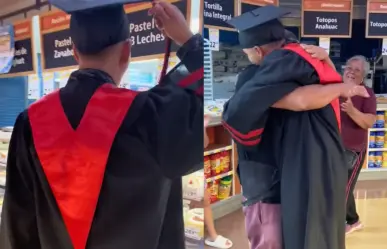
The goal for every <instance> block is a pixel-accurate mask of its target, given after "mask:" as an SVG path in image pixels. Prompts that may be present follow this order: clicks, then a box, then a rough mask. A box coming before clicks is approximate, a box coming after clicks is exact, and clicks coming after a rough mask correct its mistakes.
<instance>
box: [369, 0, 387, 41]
mask: <svg viewBox="0 0 387 249" xmlns="http://www.w3.org/2000/svg"><path fill="white" fill-rule="evenodd" d="M386 36H387V0H370V1H368V3H367V22H366V37H368V38H383V39H384V38H385V37H386ZM383 44H384V42H383Z"/></svg>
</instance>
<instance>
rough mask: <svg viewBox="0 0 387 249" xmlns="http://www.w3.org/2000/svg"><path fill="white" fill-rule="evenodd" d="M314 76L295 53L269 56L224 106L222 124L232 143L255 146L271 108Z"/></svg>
mask: <svg viewBox="0 0 387 249" xmlns="http://www.w3.org/2000/svg"><path fill="white" fill-rule="evenodd" d="M312 74H314V70H313V68H312V67H311V66H310V65H309V64H308V63H307V62H306V61H305V60H303V59H302V58H301V57H300V56H299V55H297V54H295V53H294V52H292V51H287V50H276V51H274V52H272V53H270V54H269V55H268V56H267V57H266V58H265V59H264V61H263V62H262V64H261V65H260V67H259V69H256V71H255V73H254V74H253V76H252V77H249V78H248V79H246V82H244V83H243V82H239V84H238V86H239V87H238V88H239V89H238V90H237V91H236V92H235V94H234V95H233V96H232V97H231V99H230V100H229V101H228V102H227V103H226V104H225V106H224V112H223V125H224V127H225V128H226V129H227V130H228V131H229V133H230V134H231V136H232V138H233V140H234V141H235V142H236V143H237V144H239V145H241V146H243V147H245V149H249V148H251V147H254V146H256V145H257V144H258V143H259V142H260V140H261V136H262V133H263V130H264V126H265V123H266V120H267V117H268V112H269V110H270V108H271V106H272V105H273V104H274V103H276V102H277V101H279V100H280V99H281V98H283V97H284V96H286V95H287V94H289V93H291V92H292V91H294V90H295V89H296V88H297V87H300V86H301V84H300V83H298V82H300V80H301V79H304V78H308V77H310V76H311V75H312Z"/></svg>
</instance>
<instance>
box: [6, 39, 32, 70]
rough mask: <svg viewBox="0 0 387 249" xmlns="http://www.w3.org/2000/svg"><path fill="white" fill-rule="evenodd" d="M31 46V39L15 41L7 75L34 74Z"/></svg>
mask: <svg viewBox="0 0 387 249" xmlns="http://www.w3.org/2000/svg"><path fill="white" fill-rule="evenodd" d="M32 46H33V45H32V39H31V38H30V39H24V40H19V41H15V55H14V57H13V65H12V67H11V70H9V72H8V74H21V73H23V74H29V73H33V72H35V68H34V58H33V54H32V51H33V49H32Z"/></svg>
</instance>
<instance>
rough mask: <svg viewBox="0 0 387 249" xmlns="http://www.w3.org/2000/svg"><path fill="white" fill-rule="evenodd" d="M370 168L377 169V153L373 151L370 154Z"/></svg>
mask: <svg viewBox="0 0 387 249" xmlns="http://www.w3.org/2000/svg"><path fill="white" fill-rule="evenodd" d="M368 168H375V152H373V151H371V152H369V154H368Z"/></svg>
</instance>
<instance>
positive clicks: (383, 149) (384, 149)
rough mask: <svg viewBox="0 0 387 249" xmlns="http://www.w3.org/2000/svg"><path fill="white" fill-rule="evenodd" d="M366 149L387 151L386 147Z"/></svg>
mask: <svg viewBox="0 0 387 249" xmlns="http://www.w3.org/2000/svg"><path fill="white" fill-rule="evenodd" d="M368 151H369V152H371V151H387V148H369V149H368Z"/></svg>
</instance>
